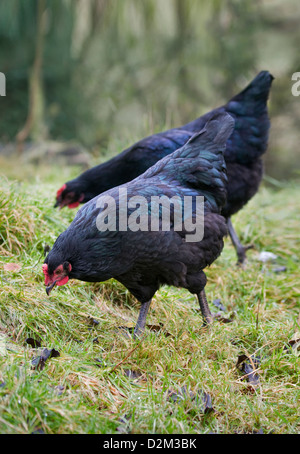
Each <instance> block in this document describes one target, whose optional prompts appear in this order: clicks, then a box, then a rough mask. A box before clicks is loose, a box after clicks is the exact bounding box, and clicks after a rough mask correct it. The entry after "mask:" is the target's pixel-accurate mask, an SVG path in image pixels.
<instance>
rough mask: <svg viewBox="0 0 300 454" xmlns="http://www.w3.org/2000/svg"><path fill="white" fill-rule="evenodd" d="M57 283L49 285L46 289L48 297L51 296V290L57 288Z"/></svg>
mask: <svg viewBox="0 0 300 454" xmlns="http://www.w3.org/2000/svg"><path fill="white" fill-rule="evenodd" d="M56 282H57V281H54V282H53V283H52V284H51V285H49V286H48V287H46V293H47V295H48V296H49V295H50V292H51V290H52V289H53V287H54V286H55V284H56Z"/></svg>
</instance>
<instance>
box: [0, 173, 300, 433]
mask: <svg viewBox="0 0 300 454" xmlns="http://www.w3.org/2000/svg"><path fill="white" fill-rule="evenodd" d="M31 172H32V174H31ZM56 172H57V169H56V170H55V171H54V170H53V169H52V170H51V171H49V172H48V173H47V177H46V178H45V174H46V171H44V173H43V172H42V171H40V176H39V177H36V176H35V175H36V174H38V173H39V172H35V171H33V170H29V171H27V170H26V169H25V167H24V169H23V177H24V178H21V177H19V178H18V179H17V181H16V179H15V178H12V177H14V176H15V175H13V174H12V172H11V169H10V170H9V171H8V172H7V174H8V175H9V178H8V179H7V178H4V177H3V178H1V182H0V183H1V184H0V186H1V194H0V207H1V218H0V256H1V261H0V278H1V288H0V315H1V317H0V433H14V434H23V433H50V434H58V433H77V434H78V433H134V434H135V433H136V434H146V433H152V434H154V433H156V434H167V433H168V434H172V433H173V434H175V433H176V434H180V433H181V434H196V433H253V432H258V433H282V434H283V433H284V434H286V433H299V429H300V418H299V416H300V415H299V412H300V410H299V404H298V402H299V398H300V392H299V389H300V388H299V349H298V344H299V338H300V334H299V331H300V328H299V249H300V247H299V217H300V208H299V203H298V200H299V185H297V184H296V183H280V182H276V181H273V182H272V183H270V181H269V182H268V183H269V184H268V185H266V183H264V184H263V185H262V187H261V189H260V192H259V193H258V194H257V195H256V196H255V197H254V198H253V199H252V201H251V202H250V203H249V204H248V205H247V206H246V207H245V209H244V210H242V211H241V212H239V213H238V214H237V215H236V216H235V217H234V218H233V224H234V225H235V227H236V229H237V232H238V234H239V236H240V238H241V240H242V242H243V243H245V244H248V243H252V244H254V246H255V248H254V249H252V250H250V251H249V252H248V262H247V264H246V266H245V267H244V268H243V269H241V268H239V267H237V266H236V264H235V263H236V256H235V252H234V249H233V247H232V245H231V243H230V240H229V239H226V243H225V247H224V250H223V253H222V255H221V256H220V257H219V259H218V260H217V261H216V262H215V263H214V264H213V265H212V266H211V267H210V268H209V269H208V270H207V276H208V283H207V287H206V290H207V297H208V300H209V303H210V307H211V310H212V311H213V312H214V313H217V312H219V313H220V314H219V316H220V317H219V319H217V320H216V321H215V322H214V323H213V325H212V326H210V327H208V328H203V327H202V321H201V317H200V312H199V308H198V305H197V301H196V298H195V297H194V296H192V295H190V294H189V293H188V292H187V291H185V290H178V289H175V288H168V287H164V288H162V289H161V290H160V291H159V292H157V294H156V296H155V298H154V300H153V304H152V306H151V308H150V311H149V316H148V319H147V322H148V326H147V329H146V333H145V336H144V337H143V338H142V339H141V340H140V341H134V340H132V339H131V338H130V337H128V336H127V335H126V333H127V328H128V327H130V326H134V324H135V322H136V320H137V315H138V310H139V304H138V303H137V301H135V300H134V298H132V297H131V296H130V294H129V293H128V292H127V291H126V289H124V287H122V285H121V284H119V283H118V282H116V281H113V280H112V281H109V282H106V283H104V284H103V283H99V284H89V283H83V282H78V281H71V282H70V284H69V285H66V286H64V287H60V288H56V289H54V290H53V291H52V293H51V296H50V297H48V296H47V295H46V292H45V287H44V281H43V273H42V269H41V266H42V263H43V258H44V252H43V251H44V247H45V245H50V246H51V245H52V244H53V242H54V241H55V239H56V237H57V236H58V234H59V233H60V232H62V231H63V230H64V229H65V228H66V227H67V226H68V224H69V223H70V221H71V220H72V219H73V217H74V215H75V211H73V210H67V209H64V210H62V211H58V210H55V209H54V208H53V204H54V196H55V192H56V190H57V189H58V188H59V187H60V186H61V184H62V183H64V182H65V181H66V179H67V173H68V171H66V170H65V169H62V170H61V171H60V173H59V174H58V175H57V174H56ZM18 180H19V181H18ZM262 251H268V252H272V253H273V254H275V255H276V256H277V258H276V259H275V260H273V261H269V262H266V263H263V262H261V261H260V260H259V254H260V253H261V252H262ZM215 300H220V301H219V302H220V303H221V304H222V305H223V306H224V308H223V307H222V306H221V309H225V311H224V310H223V311H222V310H221V309H220V307H217V305H218V302H216V301H215ZM213 301H214V303H213ZM224 319H225V320H224ZM226 319H229V320H230V322H229V323H226ZM122 327H127V328H122ZM30 339H31V340H30ZM37 342H39V344H37ZM37 345H40V346H39V347H38V348H37ZM45 349H48V351H46V350H45ZM45 355H46V356H45ZM47 355H48V356H49V357H48V358H47ZM242 355H245V356H242ZM43 356H44V359H43ZM238 359H239V361H240V364H238V365H237V363H238ZM247 374H248V375H247Z"/></svg>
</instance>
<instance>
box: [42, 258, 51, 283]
mask: <svg viewBox="0 0 300 454" xmlns="http://www.w3.org/2000/svg"><path fill="white" fill-rule="evenodd" d="M42 270H43V273H44V275H45V285H48V284H49V281H50V278H49V274H48V265H47V263H44V265H43V266H42Z"/></svg>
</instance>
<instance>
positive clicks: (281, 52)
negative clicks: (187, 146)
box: [0, 0, 300, 179]
mask: <svg viewBox="0 0 300 454" xmlns="http://www.w3.org/2000/svg"><path fill="white" fill-rule="evenodd" d="M299 19H300V3H299V1H298V0H287V1H284V2H282V1H280V0H243V1H241V0H143V1H141V0H126V1H124V0H0V71H1V72H3V73H4V74H5V75H6V84H7V85H6V97H1V98H0V143H1V146H4V145H5V144H7V143H11V142H12V143H17V142H19V143H22V142H25V141H33V142H37V143H39V142H41V141H45V140H49V139H51V140H56V141H70V140H72V141H76V142H77V143H79V144H81V145H83V146H84V147H86V148H87V149H88V150H90V152H91V153H92V155H93V157H94V158H96V162H100V161H101V160H105V159H107V158H108V157H109V156H112V155H115V154H117V153H118V152H120V151H121V150H122V149H124V148H125V147H127V146H129V145H131V144H132V143H133V142H135V141H137V140H139V139H141V138H142V137H144V136H147V135H149V134H152V133H154V132H159V131H161V130H163V129H167V128H171V127H175V126H180V125H182V124H184V123H186V122H188V121H191V120H193V119H194V118H196V117H198V116H200V115H202V114H203V113H205V112H206V111H208V110H210V109H212V108H214V107H217V106H218V105H220V104H222V103H224V102H226V101H227V100H228V99H229V98H230V97H231V96H232V95H234V94H236V93H237V92H238V91H240V90H241V89H242V88H244V87H245V85H247V84H248V82H250V80H251V79H252V78H254V77H255V75H256V74H257V73H258V72H259V71H260V70H264V69H266V70H269V71H270V72H271V73H272V74H273V75H274V76H275V81H274V83H273V87H272V92H271V102H270V116H271V119H272V129H271V137H270V146H269V151H268V153H267V155H266V172H267V174H268V175H269V176H271V177H275V178H277V179H286V178H295V177H297V176H299V171H297V168H298V169H299V164H300V155H299V150H298V146H299V126H300V97H294V96H292V93H291V87H292V84H293V82H292V81H291V77H292V74H293V73H294V72H297V71H300V58H299V44H300V27H299Z"/></svg>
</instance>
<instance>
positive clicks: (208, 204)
mask: <svg viewBox="0 0 300 454" xmlns="http://www.w3.org/2000/svg"><path fill="white" fill-rule="evenodd" d="M233 127H234V120H233V119H232V118H231V117H230V115H228V114H226V113H222V114H217V115H216V116H215V117H214V118H212V119H211V120H210V121H208V122H207V124H206V125H205V127H204V128H203V130H202V131H200V132H198V133H197V134H195V135H194V136H193V137H192V138H191V139H190V140H189V142H188V143H186V144H185V145H184V146H183V147H182V148H180V149H178V150H176V151H175V152H174V153H172V154H170V155H169V156H166V157H165V158H163V159H162V160H160V161H159V162H157V163H156V164H155V165H154V166H152V167H151V168H150V169H148V170H147V171H146V172H145V173H144V174H142V175H140V176H139V177H137V178H136V179H134V180H133V181H131V182H128V183H125V184H124V185H121V186H119V187H116V188H113V189H110V190H109V191H106V193H105V194H102V195H100V196H98V197H96V198H94V199H93V200H91V201H89V202H88V203H86V204H85V205H84V206H83V207H81V208H80V210H79V211H78V213H77V214H76V216H75V218H74V220H73V222H72V223H71V225H70V226H69V227H68V229H67V230H66V231H65V232H63V233H62V234H61V235H60V236H59V237H58V238H57V240H56V242H55V243H54V246H53V248H52V249H51V251H50V252H49V254H48V255H47V257H46V259H45V262H44V265H43V272H44V274H45V285H46V286H47V293H48V294H49V293H50V291H51V290H52V288H53V287H54V286H55V285H64V284H66V283H67V281H68V280H69V279H79V280H82V281H87V282H102V281H105V280H107V279H110V278H115V279H117V280H118V281H119V282H121V283H122V284H123V285H124V286H125V287H126V288H127V289H128V290H129V291H130V292H131V293H132V294H133V295H134V296H135V297H136V298H137V299H138V300H139V301H140V303H141V309H140V313H139V316H138V321H137V324H136V328H135V330H134V335H135V336H138V335H139V334H140V333H142V332H143V331H144V329H145V323H146V316H147V313H148V310H149V306H150V303H151V299H152V297H153V296H154V294H155V292H156V291H157V290H158V289H159V287H160V286H161V285H164V284H166V285H173V286H176V287H182V288H185V289H187V290H189V291H190V292H191V293H193V294H196V295H197V297H198V300H199V304H200V309H201V312H202V315H203V318H204V322H205V323H207V324H209V323H211V322H212V315H211V312H210V310H209V307H208V303H207V300H206V296H205V291H204V287H205V284H206V276H205V274H204V272H203V270H204V268H205V267H206V266H208V265H210V264H212V263H213V262H214V260H216V258H217V257H218V256H219V255H220V253H221V251H222V248H223V237H224V236H225V235H226V233H227V226H226V220H225V218H224V217H223V216H222V215H221V214H220V211H221V207H222V206H223V205H224V203H225V201H226V182H227V177H226V166H225V161H224V155H223V154H224V151H225V147H226V141H227V139H228V137H229V135H230V134H231V132H232V130H233ZM125 190H126V194H127V200H128V201H130V200H131V198H132V197H134V196H142V197H144V199H145V200H146V202H147V203H146V208H147V213H146V214H147V215H148V214H149V217H147V227H149V226H150V227H151V226H152V225H153V224H152V221H153V218H152V216H154V220H158V221H159V229H157V230H153V229H152V230H151V228H150V229H149V228H147V229H145V230H141V229H135V231H134V229H129V228H127V229H124V230H122V229H121V228H120V222H121V221H120V217H121V212H119V209H118V208H119V207H120V206H121V197H120V194H121V191H123V192H124V191H125ZM161 195H164V196H166V197H167V198H168V200H170V199H171V198H172V197H174V196H177V197H179V198H180V200H181V201H182V200H183V197H187V196H189V197H190V198H192V201H193V204H192V205H191V207H192V209H191V213H192V220H193V221H196V220H197V217H196V216H197V199H196V197H198V196H202V197H204V236H203V239H202V240H201V241H189V240H187V236H186V235H187V233H190V231H191V230H190V229H187V228H186V224H185V221H186V216H187V215H188V213H185V212H184V216H185V218H184V222H183V220H182V219H183V218H182V217H180V228H179V229H178V224H176V225H177V227H176V228H175V209H174V210H170V213H171V216H170V224H169V227H170V228H169V230H168V229H165V230H164V229H163V228H162V216H161V213H160V212H156V215H155V214H154V211H155V210H154V208H153V206H152V205H151V203H150V202H151V201H152V200H153V199H152V198H153V197H154V196H161ZM109 200H113V201H115V208H116V210H115V213H116V215H117V219H116V223H115V226H116V229H115V230H114V229H111V230H109V229H107V230H105V229H100V230H99V223H98V221H99V216H100V217H101V215H103V216H104V215H105V216H107V217H109V213H110V212H109V211H105V210H107V206H108V201H109ZM135 200H136V199H135ZM101 201H104V202H105V201H106V202H105V203H106V204H105V203H103V204H101V203H100V202H101ZM136 203H141V202H136ZM112 206H113V205H112ZM132 207H133V205H131V204H130V203H129V202H128V205H127V206H126V208H127V210H128V212H127V214H126V215H127V218H126V220H127V221H128V225H129V223H130V217H131V216H132V215H133V214H134V213H136V210H133V209H132ZM160 208H161V205H160ZM184 209H185V206H184ZM148 210H149V211H148ZM155 216H156V217H155ZM177 221H178V218H177ZM194 225H196V224H195V223H194Z"/></svg>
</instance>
